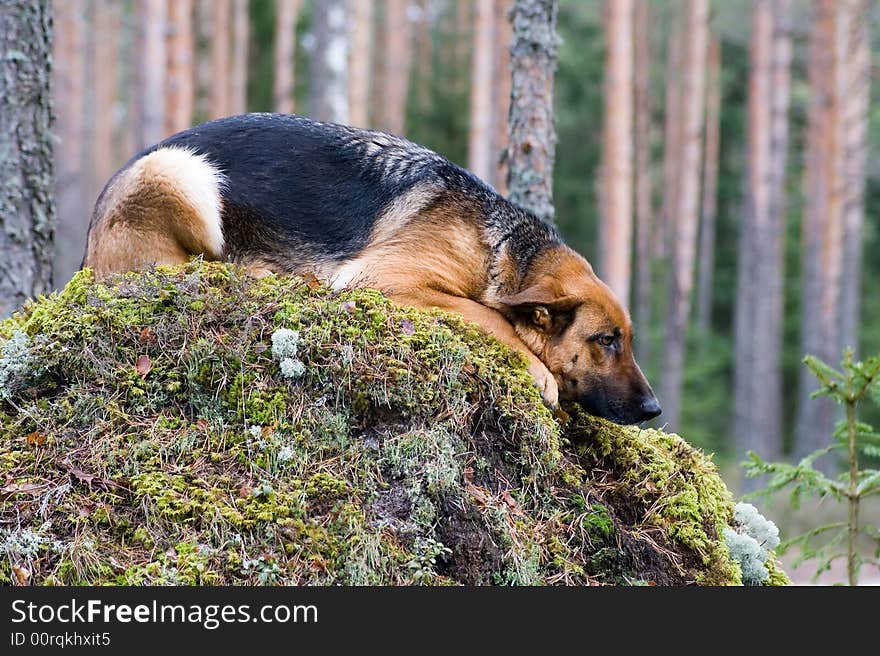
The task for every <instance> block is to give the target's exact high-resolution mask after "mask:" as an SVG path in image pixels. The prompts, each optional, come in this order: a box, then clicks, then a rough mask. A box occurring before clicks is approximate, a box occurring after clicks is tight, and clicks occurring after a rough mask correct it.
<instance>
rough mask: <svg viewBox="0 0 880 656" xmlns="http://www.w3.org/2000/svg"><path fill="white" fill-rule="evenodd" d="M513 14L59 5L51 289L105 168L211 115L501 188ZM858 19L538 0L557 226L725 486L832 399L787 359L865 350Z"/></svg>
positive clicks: (195, 2)
mask: <svg viewBox="0 0 880 656" xmlns="http://www.w3.org/2000/svg"><path fill="white" fill-rule="evenodd" d="M523 4H529V2H523ZM545 4H553V3H549V2H545ZM512 5H513V0H376V1H372V0H311V1H310V0H301V1H300V0H137V1H122V0H55V1H54V3H53V8H54V11H55V35H54V51H55V60H54V61H55V64H54V72H53V76H54V90H53V96H54V102H55V113H56V116H57V122H56V128H55V131H56V134H57V144H56V167H57V202H58V215H59V228H58V233H57V237H56V245H57V253H56V259H55V279H54V283H55V285H56V286H62V285H64V283H65V282H66V281H67V280H68V279H69V278H70V276H71V274H72V273H73V272H74V271H75V270H76V269H77V268H78V266H79V263H80V258H81V256H82V252H83V245H84V240H85V234H86V227H87V224H88V218H89V213H90V210H91V207H92V206H93V204H94V201H95V199H96V198H97V195H98V194H99V192H100V190H101V188H102V187H103V185H104V183H105V182H106V181H107V179H108V178H109V177H110V176H111V175H112V174H113V172H114V171H115V170H116V169H117V168H118V167H119V166H120V165H121V164H123V163H124V162H125V161H126V160H127V159H128V158H129V157H131V156H132V155H133V154H135V153H136V152H137V151H138V150H140V149H141V148H143V147H144V146H147V145H150V144H152V143H154V142H156V141H158V140H160V139H162V138H163V137H165V136H168V135H170V134H172V133H174V132H176V131H179V130H182V129H185V128H187V127H189V126H190V125H193V124H195V123H199V122H201V121H205V120H208V119H211V118H216V117H220V116H225V115H228V114H235V113H241V112H245V111H280V112H296V113H302V114H307V115H310V116H313V117H315V118H319V119H324V120H330V121H336V122H342V123H349V124H353V125H357V126H362V127H371V128H377V129H381V130H385V131H389V132H392V133H396V134H400V135H404V136H406V137H408V138H409V139H411V140H413V141H415V142H417V143H421V144H424V145H427V146H429V147H431V148H433V149H435V150H437V151H438V152H440V153H442V154H444V155H446V156H447V157H449V158H450V159H452V160H453V161H455V162H457V163H459V164H462V165H464V166H467V167H469V168H471V169H472V170H473V171H475V172H476V173H477V174H478V175H480V176H481V177H483V178H484V179H485V180H486V181H487V182H489V183H490V184H492V185H493V186H495V187H496V188H497V189H498V190H499V191H500V192H501V193H502V194H504V193H506V187H507V180H506V172H505V166H506V164H505V157H504V156H503V155H502V154H503V153H504V152H505V149H506V147H507V140H508V124H507V121H508V108H509V98H510V93H511V71H510V53H509V48H510V44H511V40H512V38H513V31H512V27H511V24H510V22H509V20H508V17H509V14H510V11H511V7H512ZM878 11H880V9H878V5H877V3H876V2H873V1H870V2H869V1H868V0H840V1H835V0H815V1H810V0H723V1H722V0H715V1H713V2H709V1H708V0H666V1H660V0H656V1H654V0H607V2H604V3H603V2H601V1H598V0H559V2H558V20H557V33H558V37H559V40H558V48H557V55H558V66H557V69H556V74H555V80H554V96H555V123H556V133H557V142H556V151H555V169H554V176H553V201H554V205H555V221H556V222H557V224H558V226H559V228H560V229H561V231H562V233H563V234H564V236H565V237H566V239H567V241H568V243H569V244H570V245H571V246H573V247H574V248H575V249H577V250H578V251H580V252H581V253H583V254H584V255H585V256H586V257H587V258H588V259H589V260H590V261H591V262H593V264H594V266H596V268H597V270H598V272H599V273H600V275H601V276H603V278H604V279H605V280H606V281H607V282H609V284H610V285H611V286H612V287H613V288H614V289H615V290H616V291H617V292H618V294H620V296H621V297H622V298H623V299H625V302H626V303H627V304H628V305H629V307H630V308H631V311H632V314H633V318H634V321H635V325H636V332H637V342H636V347H637V354H638V357H639V360H640V363H641V364H642V367H643V369H645V371H646V373H647V375H648V378H649V379H650V380H651V381H652V383H653V384H654V386H655V389H656V390H657V391H658V393H659V396H660V400H661V403H662V404H663V407H664V414H663V415H662V416H661V417H660V418H659V424H660V425H662V426H667V427H668V428H670V429H673V430H676V431H678V432H681V433H682V434H683V435H685V436H686V437H687V439H688V440H689V441H690V442H692V443H694V444H696V445H698V446H700V447H702V448H704V449H706V450H708V451H710V452H715V453H716V460H718V461H719V462H720V464H721V465H722V467H724V468H725V469H726V470H727V471H729V472H730V474H729V475H727V476H726V478H727V480H728V482H729V484H730V485H731V487H732V488H733V489H734V490H742V489H743V488H744V487H747V486H748V485H749V482H748V481H743V480H741V478H740V473H739V470H738V468H737V467H736V464H737V463H739V462H740V461H741V460H742V459H743V457H744V454H745V453H746V451H747V450H749V449H753V450H755V451H756V452H758V453H759V454H760V455H761V456H763V457H766V458H771V459H779V458H789V459H791V458H797V457H800V456H802V455H804V454H806V453H809V452H811V451H813V450H814V449H816V448H818V447H820V446H822V445H823V444H825V443H826V442H827V441H828V435H829V434H830V433H831V430H832V426H833V422H834V421H835V419H836V418H838V411H837V410H836V409H835V407H834V406H833V405H832V404H831V402H830V401H828V400H827V399H826V400H812V401H811V400H809V396H810V393H811V392H812V391H813V390H814V389H816V387H817V384H816V383H815V381H814V379H813V377H812V376H811V375H810V374H809V373H808V372H807V370H806V369H805V368H804V367H803V366H802V365H801V359H802V357H803V356H804V354H806V353H812V354H815V355H818V356H819V357H821V358H823V359H825V360H827V361H829V362H830V363H832V364H836V363H837V362H839V361H840V357H841V352H842V350H843V348H844V347H845V346H852V347H854V348H855V349H856V352H857V353H859V354H876V353H877V352H878V351H880V256H878V249H880V204H878V203H880V168H878V166H877V164H876V163H877V162H878V161H880V160H878V158H877V151H878V147H880V142H878V136H880V135H878V131H880V110H878V105H877V104H876V103H875V102H872V101H873V99H874V97H875V95H876V94H877V93H878V88H880V87H878V85H877V84H873V83H872V82H873V78H875V77H876V76H877V74H878V73H877V68H876V66H875V65H874V63H873V60H874V53H875V52H877V50H878V47H880V43H878V42H877V39H876V35H874V34H871V33H870V31H869V26H870V25H872V24H875V23H876V22H877V20H878V18H880V14H878ZM872 412H873V415H872ZM864 418H865V420H866V421H869V422H873V423H875V424H876V423H878V420H880V417H878V416H877V413H876V411H872V410H870V409H866V413H865V417H864ZM834 466H835V463H834V462H828V463H825V464H824V467H826V468H828V469H831V468H833V467H834Z"/></svg>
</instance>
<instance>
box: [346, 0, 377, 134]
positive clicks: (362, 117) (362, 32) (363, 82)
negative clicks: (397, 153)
mask: <svg viewBox="0 0 880 656" xmlns="http://www.w3.org/2000/svg"><path fill="white" fill-rule="evenodd" d="M372 52H373V0H351V52H349V59H348V66H349V69H348V100H349V105H350V109H349V121H350V122H351V124H352V125H354V126H357V127H361V128H366V127H369V125H370V63H371V62H372Z"/></svg>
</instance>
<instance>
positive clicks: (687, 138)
mask: <svg viewBox="0 0 880 656" xmlns="http://www.w3.org/2000/svg"><path fill="white" fill-rule="evenodd" d="M686 14H687V23H686V24H687V35H688V39H687V42H686V44H685V53H686V54H685V67H684V71H683V95H682V103H681V112H682V124H681V169H680V171H679V189H678V194H677V196H678V198H677V201H676V212H675V216H674V218H675V221H674V229H673V241H672V258H671V267H670V269H671V275H670V285H669V300H668V304H667V314H666V338H665V340H664V349H665V350H664V352H663V356H664V357H663V377H662V379H661V389H662V390H663V393H662V395H661V398H660V402H661V403H662V405H663V414H664V417H665V418H666V421H667V423H668V424H669V425H670V426H671V427H672V429H673V430H675V429H676V428H677V427H678V425H679V420H680V414H681V394H682V385H683V380H684V350H685V345H686V340H687V328H688V318H689V316H690V309H691V292H692V290H693V286H694V260H695V257H694V256H695V253H696V245H697V224H698V218H699V203H700V170H701V169H700V160H701V156H702V135H703V121H704V110H705V86H706V54H707V47H708V19H709V5H708V0H688V1H687V10H686Z"/></svg>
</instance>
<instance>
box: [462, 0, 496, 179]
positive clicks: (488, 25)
mask: <svg viewBox="0 0 880 656" xmlns="http://www.w3.org/2000/svg"><path fill="white" fill-rule="evenodd" d="M492 5H493V0H476V11H475V16H474V47H473V50H472V60H471V64H472V65H471V103H470V104H471V107H470V112H471V120H470V135H469V140H468V168H469V169H470V170H471V171H473V172H474V173H476V174H477V176H478V177H480V178H481V179H482V180H485V181H487V182H489V183H490V184H491V178H492V172H493V171H494V168H495V167H494V162H493V158H492V136H493V135H492V110H493V107H492V80H493V66H492V64H493V60H494V59H495V57H494V55H495V34H494V32H495V25H494V19H495V12H494V7H493V6H492Z"/></svg>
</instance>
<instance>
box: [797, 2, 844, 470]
mask: <svg viewBox="0 0 880 656" xmlns="http://www.w3.org/2000/svg"><path fill="white" fill-rule="evenodd" d="M840 14H841V8H840V6H839V5H838V4H837V3H836V2H835V1H834V0H816V2H815V5H814V17H813V26H812V31H811V34H810V56H809V71H808V79H809V87H810V101H809V108H808V113H807V152H806V168H805V173H804V180H805V189H804V197H805V201H806V207H805V211H804V223H803V251H802V252H803V265H802V279H803V294H802V300H801V352H802V353H806V354H811V355H815V356H817V357H819V358H821V359H823V360H825V361H826V362H829V363H831V364H836V363H837V362H838V361H839V360H840V353H839V348H838V347H839V343H840V340H839V337H840V336H839V334H838V331H837V326H838V322H839V312H840V296H839V293H840V274H841V269H842V261H841V260H842V255H843V252H842V251H843V248H842V247H843V243H842V241H843V239H842V237H843V231H842V227H843V215H842V209H843V203H842V202H841V200H842V198H841V191H842V189H841V185H842V183H843V180H842V179H841V172H842V168H843V157H844V153H843V151H844V148H843V143H842V141H843V139H842V137H843V136H844V135H843V130H842V129H841V114H842V112H841V102H842V98H841V96H840V91H841V88H840V87H841V77H842V75H841V69H842V63H843V62H842V60H843V55H844V50H843V44H840V43H839V34H838V32H839V22H840V18H841V16H840ZM817 388H818V383H817V381H816V380H815V378H814V377H813V375H812V374H811V373H810V372H809V371H808V370H807V368H806V367H802V368H801V369H800V385H799V396H798V417H797V427H796V432H795V436H796V437H795V456H796V457H798V458H801V457H803V456H805V455H807V454H808V453H811V452H812V451H815V450H816V449H819V448H821V447H823V446H825V445H826V444H827V443H828V442H829V441H830V435H831V430H832V428H833V423H834V404H833V402H832V401H831V400H830V399H827V398H817V399H811V398H810V396H811V394H812V393H813V392H814V391H815V390H816V389H817ZM818 466H824V468H825V469H826V470H827V469H830V468H831V466H830V465H829V464H825V463H821V462H820V463H818Z"/></svg>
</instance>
